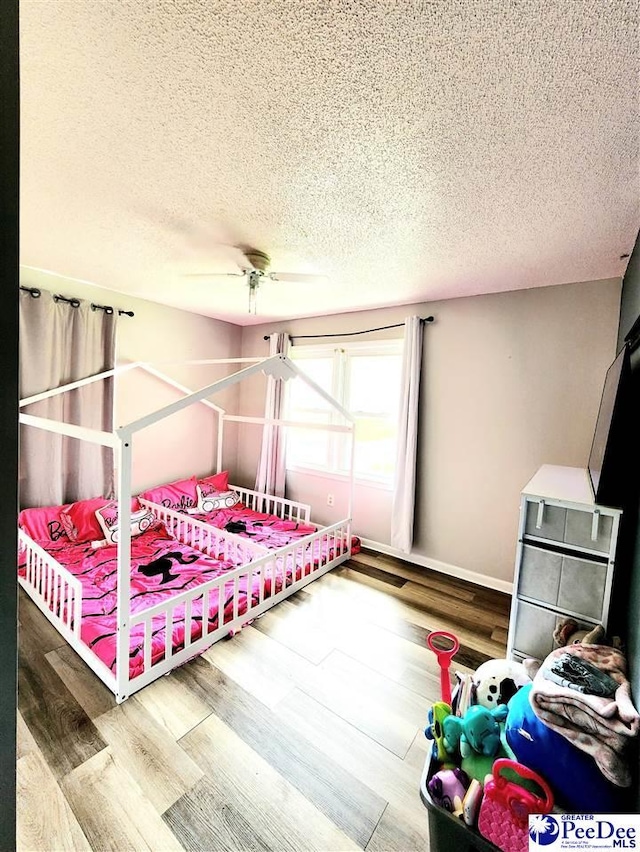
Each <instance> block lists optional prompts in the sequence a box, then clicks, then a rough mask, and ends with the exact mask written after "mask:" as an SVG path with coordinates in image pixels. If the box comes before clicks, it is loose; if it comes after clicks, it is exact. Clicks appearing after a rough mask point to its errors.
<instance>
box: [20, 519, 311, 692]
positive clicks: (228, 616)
mask: <svg viewBox="0 0 640 852" xmlns="http://www.w3.org/2000/svg"><path fill="white" fill-rule="evenodd" d="M64 542H65V543H63V540H62V539H59V540H58V541H57V542H46V543H45V542H39V543H40V545H41V546H43V547H45V545H46V547H45V549H46V550H47V551H48V552H49V553H50V554H51V555H52V556H53V557H54V558H55V559H56V560H57V561H58V562H60V563H61V564H62V565H64V566H65V568H66V569H67V570H68V571H69V572H70V573H71V574H73V575H74V576H75V577H77V578H78V579H79V580H80V582H81V584H82V597H83V601H82V625H81V630H80V635H81V638H82V640H83V641H84V642H85V643H86V645H88V647H89V648H91V649H92V650H93V651H94V653H95V654H96V655H97V656H98V657H99V658H100V659H101V660H102V661H103V662H104V663H106V665H107V666H108V667H109V668H110V669H111V670H112V671H114V670H115V662H116V606H117V593H116V581H117V569H116V553H117V551H116V547H115V546H109V547H103V548H99V549H97V550H95V549H93V548H92V547H91V543H90V542H86V543H82V544H71V543H70V542H69V541H68V540H67V539H65V540H64ZM234 567H236V566H234V565H233V564H232V563H231V562H224V561H220V560H217V559H213V558H212V557H210V556H205V555H204V554H203V553H201V552H200V551H198V550H194V549H193V548H191V547H189V546H187V545H185V544H181V543H180V542H178V541H177V540H176V539H175V538H173V537H172V536H170V535H169V533H168V532H167V531H166V530H165V528H164V527H163V526H160V525H158V526H155V527H153V528H152V529H150V530H147V532H145V533H143V534H142V535H140V536H136V537H135V538H133V539H132V540H131V610H132V612H133V613H137V612H141V611H142V610H145V609H148V608H149V607H152V606H154V605H155V604H157V603H160V602H162V601H166V600H167V599H170V598H171V597H174V596H175V595H177V594H179V593H180V592H183V591H185V590H187V589H193V588H195V587H197V586H199V585H201V584H202V583H205V582H207V581H208V580H212V579H214V578H215V577H218V576H220V575H221V574H224V573H225V572H227V571H229V570H230V569H232V568H234ZM19 573H20V574H21V575H22V576H24V575H25V569H24V567H20V568H19ZM295 573H296V579H297V578H298V577H299V576H301V572H300V571H296V572H295ZM292 574H293V572H292V571H291V569H288V570H287V572H286V581H285V582H287V583H289V582H291V581H292ZM247 582H248V581H247V578H246V577H245V578H242V579H241V580H240V581H239V584H238V588H239V594H238V604H237V614H238V615H242V614H243V613H245V612H246V611H247V596H248V594H251V596H252V600H253V602H254V603H256V602H257V601H258V599H259V598H258V595H259V581H258V579H257V578H253V579H252V581H251V589H250V590H248V589H247ZM274 585H275V589H274V588H273V586H274ZM282 586H283V576H282V566H281V565H279V566H278V567H277V568H276V580H275V584H272V582H271V577H270V576H269V573H268V572H267V577H266V579H265V589H264V597H265V598H268V597H270V596H271V594H273V593H277V592H278V591H280V590H281V589H282ZM218 598H219V594H218V589H214V590H211V592H210V594H209V611H208V613H207V618H208V622H209V628H208V629H209V632H210V631H211V630H214V629H216V628H217V627H218V626H219V625H218V620H219V609H220V610H221V611H222V616H221V617H220V623H221V624H225V623H226V622H228V621H231V620H232V618H233V615H234V606H233V581H229V583H227V584H225V586H224V588H223V600H222V601H221V602H220V608H219V607H218ZM202 608H203V603H202V599H200V600H196V601H194V602H193V605H192V623H191V638H192V640H196V639H198V638H199V637H200V636H201V635H202V621H203V612H202ZM184 609H185V607H184V604H183V605H181V606H179V607H176V609H175V611H174V618H173V629H172V645H173V648H174V650H179V649H180V648H181V647H183V645H184V634H185V612H184ZM152 627H153V630H152V655H151V660H152V664H153V663H155V662H157V661H158V660H161V659H163V658H164V654H165V627H166V625H165V617H164V615H160V616H156V617H155V618H154V619H153V625H152ZM143 638H144V626H143V625H142V624H140V625H136V626H135V627H133V628H132V631H131V643H130V676H131V677H133V676H135V675H138V674H140V673H141V672H142V671H143V670H144V651H143Z"/></svg>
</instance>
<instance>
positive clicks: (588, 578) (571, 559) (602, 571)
mask: <svg viewBox="0 0 640 852" xmlns="http://www.w3.org/2000/svg"><path fill="white" fill-rule="evenodd" d="M606 580H607V566H606V565H605V564H604V563H602V562H593V561H591V560H589V559H577V558H576V557H575V556H566V555H563V554H562V553H554V552H553V551H551V550H544V549H543V548H541V547H535V546H533V545H530V544H525V545H523V547H522V559H521V563H520V576H519V579H518V589H517V593H518V595H520V596H522V597H525V598H533V600H535V601H540V603H543V604H549V605H550V606H557V607H560V608H561V609H566V610H568V611H569V612H572V613H576V614H577V615H582V616H586V618H594V619H596V620H600V619H601V618H602V615H603V614H602V605H603V601H604V594H605V588H606Z"/></svg>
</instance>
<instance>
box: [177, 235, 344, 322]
mask: <svg viewBox="0 0 640 852" xmlns="http://www.w3.org/2000/svg"><path fill="white" fill-rule="evenodd" d="M238 248H239V250H240V251H241V252H242V260H241V261H240V262H239V263H238V267H239V268H240V270H241V271H240V272H196V273H190V274H188V275H187V276H186V277H188V278H245V279H246V283H247V286H248V287H249V313H250V314H255V313H256V302H257V292H258V287H259V286H260V285H261V284H262V283H263V282H264V280H265V279H268V280H270V281H282V282H292V283H312V282H321V281H326V280H327V277H326V275H308V274H306V273H302V272H271V271H270V270H269V266H270V264H271V258H270V257H269V255H268V254H265V252H263V251H260V250H259V249H254V248H249V247H244V246H239V247H238Z"/></svg>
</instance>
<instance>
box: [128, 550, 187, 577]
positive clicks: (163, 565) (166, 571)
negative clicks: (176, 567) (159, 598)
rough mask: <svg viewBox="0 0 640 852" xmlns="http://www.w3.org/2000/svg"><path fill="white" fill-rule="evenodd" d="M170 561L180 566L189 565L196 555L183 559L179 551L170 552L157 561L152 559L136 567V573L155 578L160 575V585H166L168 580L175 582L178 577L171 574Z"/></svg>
mask: <svg viewBox="0 0 640 852" xmlns="http://www.w3.org/2000/svg"><path fill="white" fill-rule="evenodd" d="M172 559H175V560H176V562H179V563H180V565H190V564H191V563H192V562H195V561H196V560H197V559H198V554H197V553H192V554H191V555H190V556H186V557H185V556H183V555H182V553H180V551H179V550H172V551H171V553H166V554H165V555H164V556H161V557H160V558H159V559H154V560H153V562H149V563H148V565H138V571H140V573H141V574H144V576H145V577H155V575H156V574H162V579H161V580H160V585H162V584H163V583H168V582H169V580H177V579H178V577H179V576H180V575H179V574H172V573H171V568H172V565H171V560H172Z"/></svg>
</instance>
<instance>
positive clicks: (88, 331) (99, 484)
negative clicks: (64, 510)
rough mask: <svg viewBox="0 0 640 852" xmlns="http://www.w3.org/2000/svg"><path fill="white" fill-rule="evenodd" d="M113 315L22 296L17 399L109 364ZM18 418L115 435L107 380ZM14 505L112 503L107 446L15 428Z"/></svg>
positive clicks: (31, 408)
mask: <svg viewBox="0 0 640 852" xmlns="http://www.w3.org/2000/svg"><path fill="white" fill-rule="evenodd" d="M115 331H116V314H115V313H114V314H112V315H107V314H106V313H105V311H101V310H96V311H93V310H91V305H90V304H89V303H87V302H81V303H80V306H79V307H77V308H74V307H72V306H71V305H69V304H68V303H66V302H62V301H59V302H56V301H55V300H54V298H53V295H52V294H51V293H48V292H47V291H46V290H42V291H41V296H40V297H39V298H33V296H31V294H30V293H28V292H26V291H24V290H21V291H20V398H21V399H24V398H25V397H28V396H32V395H33V394H36V393H41V392H42V391H46V390H53V389H54V388H57V387H60V386H61V385H65V384H67V383H68V382H73V381H77V380H78V379H84V378H88V377H89V376H93V375H95V374H96V373H101V372H103V371H104V370H110V369H113V367H114V365H115ZM22 411H23V412H24V413H26V414H33V415H37V416H39V417H47V418H49V419H52V420H62V421H64V422H65V423H73V424H76V425H78V426H86V427H88V428H91V429H100V430H103V431H106V432H111V431H112V430H113V378H109V379H105V380H102V381H97V382H94V383H92V384H90V385H86V386H84V387H82V388H78V389H76V390H73V391H68V392H67V393H63V394H60V395H59V396H54V397H51V398H49V399H44V400H42V401H41V402H36V403H33V404H32V405H28V406H25V407H24V408H23V409H22ZM19 465H20V467H19V470H20V506H21V507H22V508H25V507H31V506H52V505H60V504H63V503H70V502H72V501H75V500H82V499H86V498H89V497H99V496H104V497H110V496H113V488H114V481H113V476H114V475H113V467H114V464H113V451H112V450H111V449H110V448H109V447H102V446H99V445H98V444H91V443H88V442H86V441H80V440H78V439H76V438H67V437H65V436H63V435H56V434H54V433H53V432H45V431H44V430H42V429H36V428H34V427H33V426H21V427H20V460H19Z"/></svg>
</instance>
